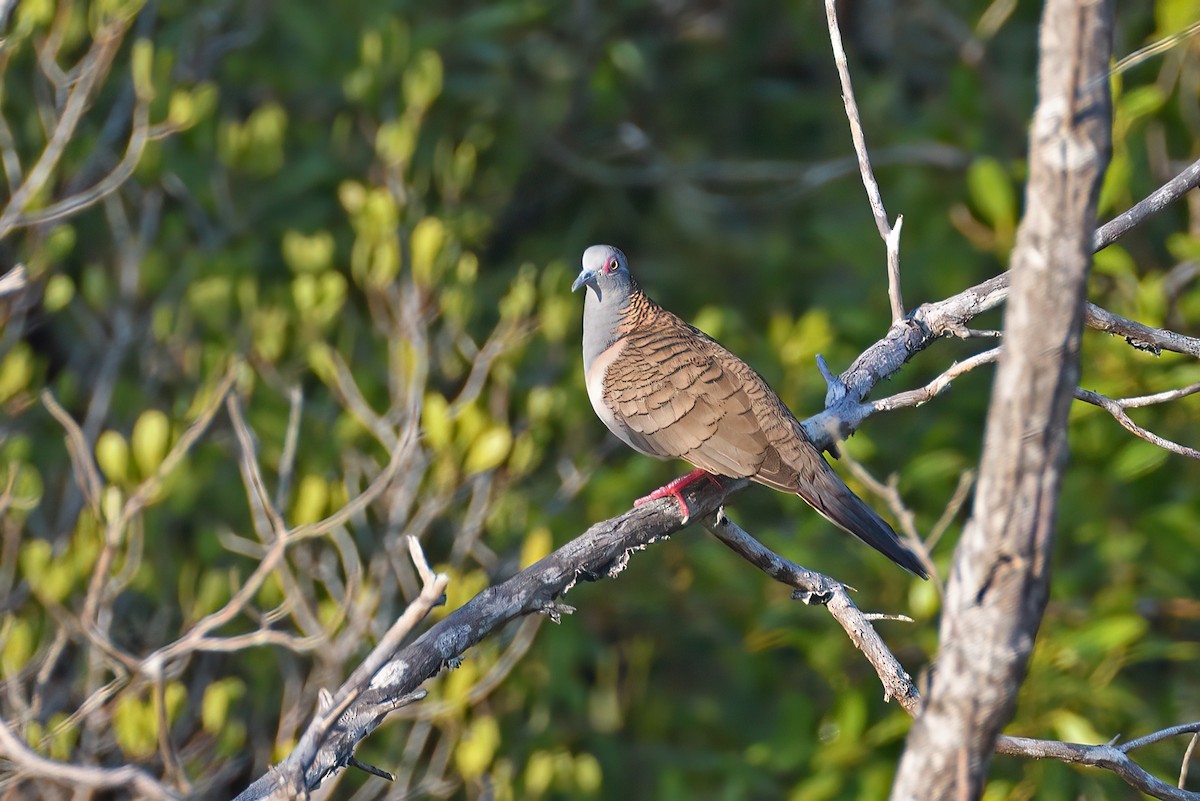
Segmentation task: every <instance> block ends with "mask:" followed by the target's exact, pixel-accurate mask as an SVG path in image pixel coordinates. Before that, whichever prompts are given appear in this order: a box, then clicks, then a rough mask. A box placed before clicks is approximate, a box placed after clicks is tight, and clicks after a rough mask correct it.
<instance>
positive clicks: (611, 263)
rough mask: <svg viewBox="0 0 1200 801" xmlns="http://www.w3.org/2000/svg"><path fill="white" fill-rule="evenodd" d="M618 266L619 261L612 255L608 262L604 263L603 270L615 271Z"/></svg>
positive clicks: (619, 264) (607, 271)
mask: <svg viewBox="0 0 1200 801" xmlns="http://www.w3.org/2000/svg"><path fill="white" fill-rule="evenodd" d="M620 266H621V263H620V262H619V261H617V257H616V256H613V257H612V258H611V259H609V260H608V264H606V265H604V272H606V273H615V272H616V271H617V268H619V267H620Z"/></svg>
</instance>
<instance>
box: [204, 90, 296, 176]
mask: <svg viewBox="0 0 1200 801" xmlns="http://www.w3.org/2000/svg"><path fill="white" fill-rule="evenodd" d="M287 123H288V117H287V112H286V111H285V110H284V108H283V106H281V105H279V104H278V103H266V104H264V105H262V106H260V107H258V108H257V109H255V110H254V111H253V112H252V113H251V114H250V116H249V117H248V118H247V119H246V121H245V122H243V123H239V122H235V121H227V122H224V123H222V125H221V126H220V128H219V129H218V132H217V150H218V153H219V154H220V157H221V161H222V162H224V163H225V164H226V165H228V166H230V167H233V168H235V169H239V170H243V171H245V172H247V173H249V174H250V175H257V176H267V175H272V174H274V173H276V172H278V171H279V169H280V167H282V166H283V158H284V154H283V136H284V133H285V132H286V131H287Z"/></svg>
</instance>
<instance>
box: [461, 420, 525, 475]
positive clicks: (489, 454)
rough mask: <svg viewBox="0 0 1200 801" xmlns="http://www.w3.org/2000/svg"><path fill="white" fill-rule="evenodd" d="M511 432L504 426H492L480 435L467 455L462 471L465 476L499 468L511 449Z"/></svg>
mask: <svg viewBox="0 0 1200 801" xmlns="http://www.w3.org/2000/svg"><path fill="white" fill-rule="evenodd" d="M512 442H513V437H512V431H510V430H509V428H508V426H505V425H494V426H492V427H491V428H489V429H488V430H486V431H484V432H483V433H482V434H480V436H479V438H478V439H476V440H475V442H474V444H473V445H472V446H471V450H470V451H468V453H467V459H466V462H464V464H463V469H464V470H466V472H467V475H475V474H476V473H482V472H484V471H485V470H491V469H493V468H495V467H499V466H500V464H501V463H503V462H504V460H505V459H506V458H507V457H508V452H509V450H510V449H511V448H512Z"/></svg>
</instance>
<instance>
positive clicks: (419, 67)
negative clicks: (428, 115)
mask: <svg viewBox="0 0 1200 801" xmlns="http://www.w3.org/2000/svg"><path fill="white" fill-rule="evenodd" d="M403 87H404V90H403V91H404V102H405V103H407V104H408V106H409V108H411V109H415V110H418V111H422V112H423V111H424V110H425V109H427V108H429V106H430V104H431V103H433V101H434V100H436V99H437V96H438V95H440V94H441V93H442V59H441V57H440V56H439V55H438V54H437V53H436V52H434V51H433V50H422V51H420V52H419V53H417V54H416V56H415V57H414V58H413V61H412V64H410V65H409V67H408V69H406V70H405V71H404V79H403Z"/></svg>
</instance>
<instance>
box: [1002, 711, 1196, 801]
mask: <svg viewBox="0 0 1200 801" xmlns="http://www.w3.org/2000/svg"><path fill="white" fill-rule="evenodd" d="M1174 729H1183V730H1185V731H1197V730H1200V723H1191V724H1188V725H1187V726H1182V727H1180V726H1176V727H1174ZM1165 731H1174V730H1172V729H1167V730H1165ZM1161 734H1163V732H1158V733H1156V734H1154V735H1149V737H1158V736H1159V735H1161ZM996 753H998V754H1007V755H1009V756H1021V757H1026V758H1028V759H1056V760H1058V761H1059V762H1066V763H1067V764H1069V765H1087V766H1089V767H1093V768H1103V769H1104V770H1110V771H1112V772H1113V773H1115V774H1117V775H1118V776H1120V777H1121V778H1122V779H1124V780H1125V783H1126V784H1128V785H1129V786H1130V787H1133V788H1135V789H1137V790H1141V791H1142V792H1143V793H1146V794H1147V795H1151V796H1154V797H1155V798H1162V799H1165V801H1200V793H1191V792H1188V791H1187V790H1183V789H1180V788H1177V787H1172V786H1171V785H1169V784H1167V783H1166V782H1164V781H1162V780H1161V779H1157V778H1155V777H1154V776H1151V775H1150V774H1149V773H1147V772H1146V771H1145V770H1144V769H1143V768H1142V767H1141V766H1139V765H1138V764H1137V763H1135V762H1134V761H1133V760H1132V759H1130V758H1129V756H1128V755H1127V754H1126V752H1125V751H1124V750H1122V749H1120V748H1114V747H1113V746H1111V745H1080V744H1079V743H1062V742H1057V741H1054V740H1034V739H1031V738H1029V737H1001V738H1000V739H999V740H997V741H996Z"/></svg>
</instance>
